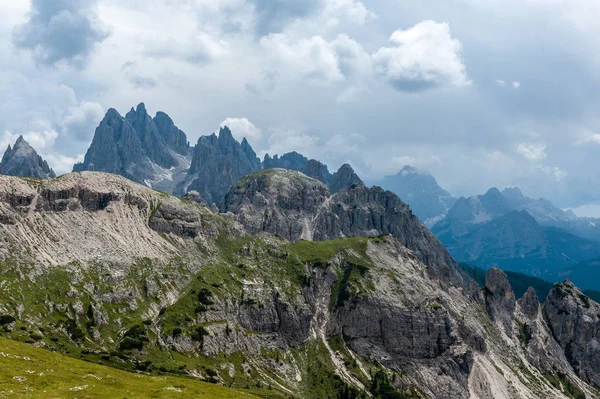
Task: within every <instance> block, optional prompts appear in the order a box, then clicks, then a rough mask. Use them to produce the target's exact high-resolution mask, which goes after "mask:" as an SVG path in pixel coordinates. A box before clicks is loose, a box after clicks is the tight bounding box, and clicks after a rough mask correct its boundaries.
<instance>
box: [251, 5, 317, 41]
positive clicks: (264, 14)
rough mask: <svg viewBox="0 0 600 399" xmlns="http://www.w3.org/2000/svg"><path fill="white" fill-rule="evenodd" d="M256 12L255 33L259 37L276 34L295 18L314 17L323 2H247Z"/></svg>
mask: <svg viewBox="0 0 600 399" xmlns="http://www.w3.org/2000/svg"><path fill="white" fill-rule="evenodd" d="M249 2H250V3H252V4H253V5H254V10H255V12H256V31H257V34H258V35H259V36H264V35H267V34H269V33H278V32H281V31H282V29H283V28H284V27H285V26H286V25H287V24H288V23H289V22H290V21H293V20H295V19H297V18H305V17H308V16H311V15H314V14H315V13H316V12H317V11H318V10H319V9H320V6H321V5H322V4H323V0H302V1H298V0H249Z"/></svg>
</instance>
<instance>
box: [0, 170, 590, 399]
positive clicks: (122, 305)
mask: <svg viewBox="0 0 600 399" xmlns="http://www.w3.org/2000/svg"><path fill="white" fill-rule="evenodd" d="M0 187H1V188H2V191H0V228H1V229H2V231H3V234H2V237H3V240H1V241H0V254H2V258H3V259H2V261H1V262H0V273H2V276H3V283H2V293H3V294H2V295H3V299H4V300H3V301H2V302H1V303H0V320H1V321H2V324H3V325H2V330H1V331H2V332H1V333H2V334H4V335H7V336H9V337H11V338H13V339H20V340H30V341H31V342H34V343H36V345H38V346H43V347H45V348H48V349H51V350H60V348H63V350H64V349H65V348H67V349H68V351H69V353H72V354H73V355H75V356H81V357H83V358H86V359H88V360H91V361H98V360H100V361H102V362H103V363H106V364H109V365H112V366H115V367H120V368H126V369H132V368H137V369H138V370H144V371H147V372H158V371H160V372H163V373H172V374H181V373H185V374H187V375H189V376H194V377H197V378H203V379H207V380H212V381H214V382H217V383H223V384H227V385H231V386H234V387H241V388H244V387H245V386H249V385H251V386H254V387H255V388H257V389H260V387H266V386H270V387H271V390H270V391H269V392H270V394H271V395H273V394H281V395H282V396H284V395H290V394H293V395H295V396H297V397H301V398H311V399H312V398H319V397H323V398H324V397H336V395H337V394H338V393H339V394H345V395H346V396H339V397H360V396H359V395H360V392H361V391H363V392H368V394H369V395H372V396H373V397H378V396H379V397H380V396H381V395H382V392H384V391H385V392H388V393H389V392H395V393H396V394H397V396H398V395H403V396H404V397H412V398H425V397H428V398H482V399H483V398H491V397H494V398H507V399H508V398H538V397H555V398H567V397H575V394H577V395H579V394H580V393H581V394H584V395H586V396H587V397H590V398H593V397H598V394H597V391H595V389H594V388H592V385H589V384H586V383H585V382H593V381H595V377H594V376H593V375H594V372H593V370H594V367H595V365H594V363H593V361H592V360H591V359H590V358H588V357H586V356H587V352H586V351H587V349H588V348H586V347H585V346H581V349H580V347H578V346H577V347H575V346H574V347H573V351H572V352H569V351H568V350H567V349H566V348H567V345H568V343H570V342H574V343H577V345H586V342H587V341H585V338H586V337H587V335H586V334H581V333H580V330H579V329H575V328H574V326H579V325H582V326H583V325H589V326H590V327H592V326H593V322H591V321H589V320H588V318H589V317H591V315H592V314H593V312H595V311H596V307H597V306H598V305H596V304H594V303H589V304H588V305H589V308H586V303H585V301H584V300H583V299H581V298H578V297H577V295H576V293H577V291H576V290H575V289H574V288H571V289H570V291H571V292H566V295H565V297H564V298H562V299H560V298H557V300H555V301H554V302H553V303H552V305H551V306H550V311H552V315H547V316H548V317H549V319H550V320H552V319H553V318H554V317H566V315H565V314H564V313H563V312H565V311H566V312H568V314H569V316H568V317H569V319H568V323H566V324H565V326H567V327H566V328H565V329H564V330H559V329H557V328H555V324H554V323H553V322H552V321H550V324H547V323H546V321H545V319H544V317H542V314H541V312H540V313H538V314H537V315H534V316H526V314H525V312H524V311H522V310H521V307H522V306H521V305H520V304H519V305H515V303H514V297H512V298H511V297H510V295H505V294H502V293H506V292H509V291H508V287H506V285H505V284H504V280H505V278H504V279H503V278H502V274H501V272H499V271H498V272H494V276H491V275H490V282H489V284H486V286H488V288H489V289H490V291H493V292H497V293H500V294H498V295H495V296H494V298H500V299H501V301H500V302H499V304H498V306H495V307H493V308H495V309H505V308H507V307H508V308H509V309H513V307H514V316H513V318H512V319H510V320H509V318H506V319H504V318H502V320H503V321H502V323H501V324H500V325H497V324H496V322H495V321H494V320H498V319H497V318H495V317H494V316H490V314H489V313H493V312H488V308H490V307H489V306H486V300H485V299H484V296H482V295H481V294H479V292H478V291H477V290H470V289H468V284H467V282H462V283H461V282H458V281H457V282H455V281H454V280H453V279H449V278H447V274H450V275H451V276H454V277H456V276H458V277H459V274H458V272H455V270H456V269H455V267H454V265H453V264H452V263H451V260H448V261H446V260H445V259H446V258H447V255H446V253H445V252H440V251H441V250H442V247H441V245H440V244H439V242H437V241H436V240H435V238H434V237H433V236H431V235H430V234H427V230H426V229H425V227H424V226H422V225H421V224H420V222H419V221H418V219H417V218H416V217H415V216H414V215H411V213H410V209H409V208H408V207H407V206H406V205H405V204H403V203H402V202H401V201H399V200H398V199H397V197H396V196H395V195H393V194H391V193H389V194H388V193H386V192H385V191H383V190H381V189H378V188H375V189H367V188H364V187H354V188H351V189H343V190H341V191H340V192H339V193H337V194H335V195H333V196H332V195H331V194H330V193H329V190H328V188H327V187H326V186H325V185H324V184H322V183H321V182H319V181H317V180H314V179H310V178H308V177H306V176H304V175H302V174H300V173H297V172H291V171H263V172H258V174H256V175H253V176H250V177H248V178H245V179H243V180H242V181H241V182H240V183H239V184H238V185H236V187H235V188H234V189H233V190H232V193H233V194H232V193H230V195H228V198H229V202H227V201H226V202H227V204H228V206H232V207H233V206H234V204H237V205H235V206H236V207H240V208H234V210H235V209H241V207H243V208H244V210H243V213H245V214H246V219H242V218H241V214H242V212H237V213H236V214H235V215H233V214H231V213H230V214H215V213H213V212H211V211H210V210H209V209H208V208H206V207H205V206H203V205H200V204H197V203H196V202H194V201H187V200H183V201H182V200H180V199H177V198H174V197H171V196H168V195H165V194H162V193H160V192H156V191H154V190H151V189H149V188H147V187H144V186H142V185H139V184H135V183H133V182H130V181H128V180H126V179H124V178H122V177H119V176H114V175H108V174H103V173H92V172H84V173H75V174H70V175H66V176H63V177H61V178H58V179H53V180H50V181H47V182H32V181H29V180H26V179H20V178H11V177H1V180H0ZM242 193H243V195H241V194H242ZM274 193H282V194H281V195H274ZM250 194H251V195H250ZM313 194H318V195H317V196H316V198H315V197H314V195H313ZM296 195H299V196H300V198H297V197H296ZM240 198H241V199H243V200H242V201H241V202H238V201H233V200H234V199H240ZM321 200H322V201H321ZM279 208H281V209H279ZM315 210H317V212H318V213H317V214H316V215H315V214H314V213H312V212H314V211H315ZM267 211H268V212H271V211H273V212H274V211H280V212H282V215H286V214H288V215H294V213H293V212H296V216H297V218H295V219H294V218H292V219H293V220H292V222H291V223H289V224H286V225H284V224H282V221H280V220H279V219H270V216H269V218H267V220H277V223H273V224H271V225H269V224H266V226H271V227H270V228H269V229H271V228H278V229H279V228H282V227H284V226H285V227H286V228H282V230H281V232H282V233H286V234H287V236H285V235H284V236H283V237H281V236H276V235H273V234H271V233H270V232H268V229H266V228H262V226H263V225H261V224H259V223H258V221H260V220H263V219H264V218H265V216H268V215H270V213H267ZM253 212H256V213H259V214H258V215H254V214H253ZM260 212H262V213H260ZM311 216H313V217H314V216H317V219H321V220H324V222H321V221H318V220H316V221H315V222H311V218H310V217H311ZM237 220H240V222H238V221H237ZM334 221H335V223H334ZM304 223H313V224H311V225H310V226H308V227H306V228H304V227H303V228H301V229H297V228H295V226H296V225H297V224H300V225H302V224H304ZM315 226H316V228H315ZM419 226H421V227H419ZM382 228H385V229H387V230H389V231H387V232H388V233H390V234H391V235H383V236H379V234H376V233H384V232H386V231H384V230H378V229H382ZM247 230H252V231H251V232H252V233H255V234H247ZM69 231H72V232H69ZM305 232H306V233H309V232H310V233H311V234H312V235H313V238H314V237H318V239H321V238H322V239H323V240H327V241H309V240H300V239H299V238H300V236H301V235H302V234H304V233H305ZM76 235H78V237H76ZM132 236H135V237H136V239H135V240H133V239H131V237H132ZM344 236H346V238H335V239H330V238H334V237H344ZM350 236H352V237H350ZM356 236H363V237H356ZM286 237H289V238H293V241H294V242H290V241H289V240H287V239H286ZM369 237H370V238H369ZM395 237H397V238H395ZM28 239H29V240H31V239H35V240H38V241H35V242H32V241H28ZM75 240H78V241H75ZM73 243H76V244H77V245H73ZM94 248H97V249H100V251H99V252H94V250H93V249H94ZM438 252H440V253H438ZM97 255H100V256H97ZM424 262H426V263H427V264H426V263H424ZM40 287H43V289H40ZM555 289H556V288H555ZM567 291H568V290H567ZM552 295H553V294H551V296H552ZM556 295H557V296H558V295H559V294H558V293H557V294H556ZM549 301H550V300H549ZM487 303H488V304H489V303H490V299H489V298H488V299H487ZM549 303H550V302H549ZM527 307H528V308H530V306H527ZM546 307H547V308H548V305H547V306H546ZM586 309H588V310H586ZM547 312H548V310H546V313H547ZM527 314H528V315H529V314H531V312H529V311H527ZM555 320H557V321H556V323H559V322H560V320H561V319H555ZM591 320H595V319H591ZM586 323H587V324H586ZM524 325H527V326H528V327H527V328H528V329H526V328H525V327H522V326H524ZM569 326H573V328H571V327H569ZM507 331H510V332H512V333H507ZM527 331H529V332H528V333H527ZM582 331H586V330H585V329H583V330H582ZM589 331H591V333H590V334H593V329H590V330H589ZM592 336H593V335H592ZM555 337H556V339H555ZM592 342H593V341H592ZM592 345H593V343H592ZM592 354H593V352H592ZM165 355H166V356H165ZM574 366H577V367H575V368H573V367H574ZM400 397H402V396H400Z"/></svg>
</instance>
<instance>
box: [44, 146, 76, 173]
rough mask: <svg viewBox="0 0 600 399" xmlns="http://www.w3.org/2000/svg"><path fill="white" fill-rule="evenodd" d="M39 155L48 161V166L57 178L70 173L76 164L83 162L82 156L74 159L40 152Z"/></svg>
mask: <svg viewBox="0 0 600 399" xmlns="http://www.w3.org/2000/svg"><path fill="white" fill-rule="evenodd" d="M40 155H41V157H42V158H44V159H45V160H46V161H48V164H49V165H50V167H51V168H52V169H53V170H54V172H55V173H56V175H57V176H60V175H62V174H65V173H69V172H71V171H72V170H73V165H74V164H76V163H77V162H83V158H84V156H83V154H78V155H77V156H76V157H67V156H64V155H61V154H57V153H43V152H40Z"/></svg>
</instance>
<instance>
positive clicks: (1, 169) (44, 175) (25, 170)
mask: <svg viewBox="0 0 600 399" xmlns="http://www.w3.org/2000/svg"><path fill="white" fill-rule="evenodd" d="M0 174H3V175H9V176H21V177H33V178H36V179H51V178H54V177H56V174H55V173H54V171H53V170H52V169H51V168H50V166H48V162H46V161H45V160H43V159H42V157H40V156H39V155H38V153H37V152H36V151H35V150H34V149H33V147H32V146H30V145H29V143H28V142H27V141H25V139H24V138H23V136H19V138H18V139H17V141H16V142H15V145H14V146H13V147H12V148H11V146H10V145H9V146H8V148H7V149H6V152H5V153H4V156H3V157H2V162H0Z"/></svg>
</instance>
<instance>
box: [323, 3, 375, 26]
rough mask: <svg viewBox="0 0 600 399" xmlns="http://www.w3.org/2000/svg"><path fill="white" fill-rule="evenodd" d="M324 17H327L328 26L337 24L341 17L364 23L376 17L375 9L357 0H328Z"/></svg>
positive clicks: (360, 23)
mask: <svg viewBox="0 0 600 399" xmlns="http://www.w3.org/2000/svg"><path fill="white" fill-rule="evenodd" d="M323 17H324V18H325V19H327V25H328V26H337V25H338V24H339V23H340V19H345V20H347V21H350V22H353V23H356V24H359V25H363V24H365V23H366V22H367V21H368V20H369V19H372V18H375V17H376V15H375V13H374V12H373V11H371V10H369V9H367V7H365V5H364V4H363V3H362V2H360V1H356V0H327V1H326V5H325V8H324V10H323Z"/></svg>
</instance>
